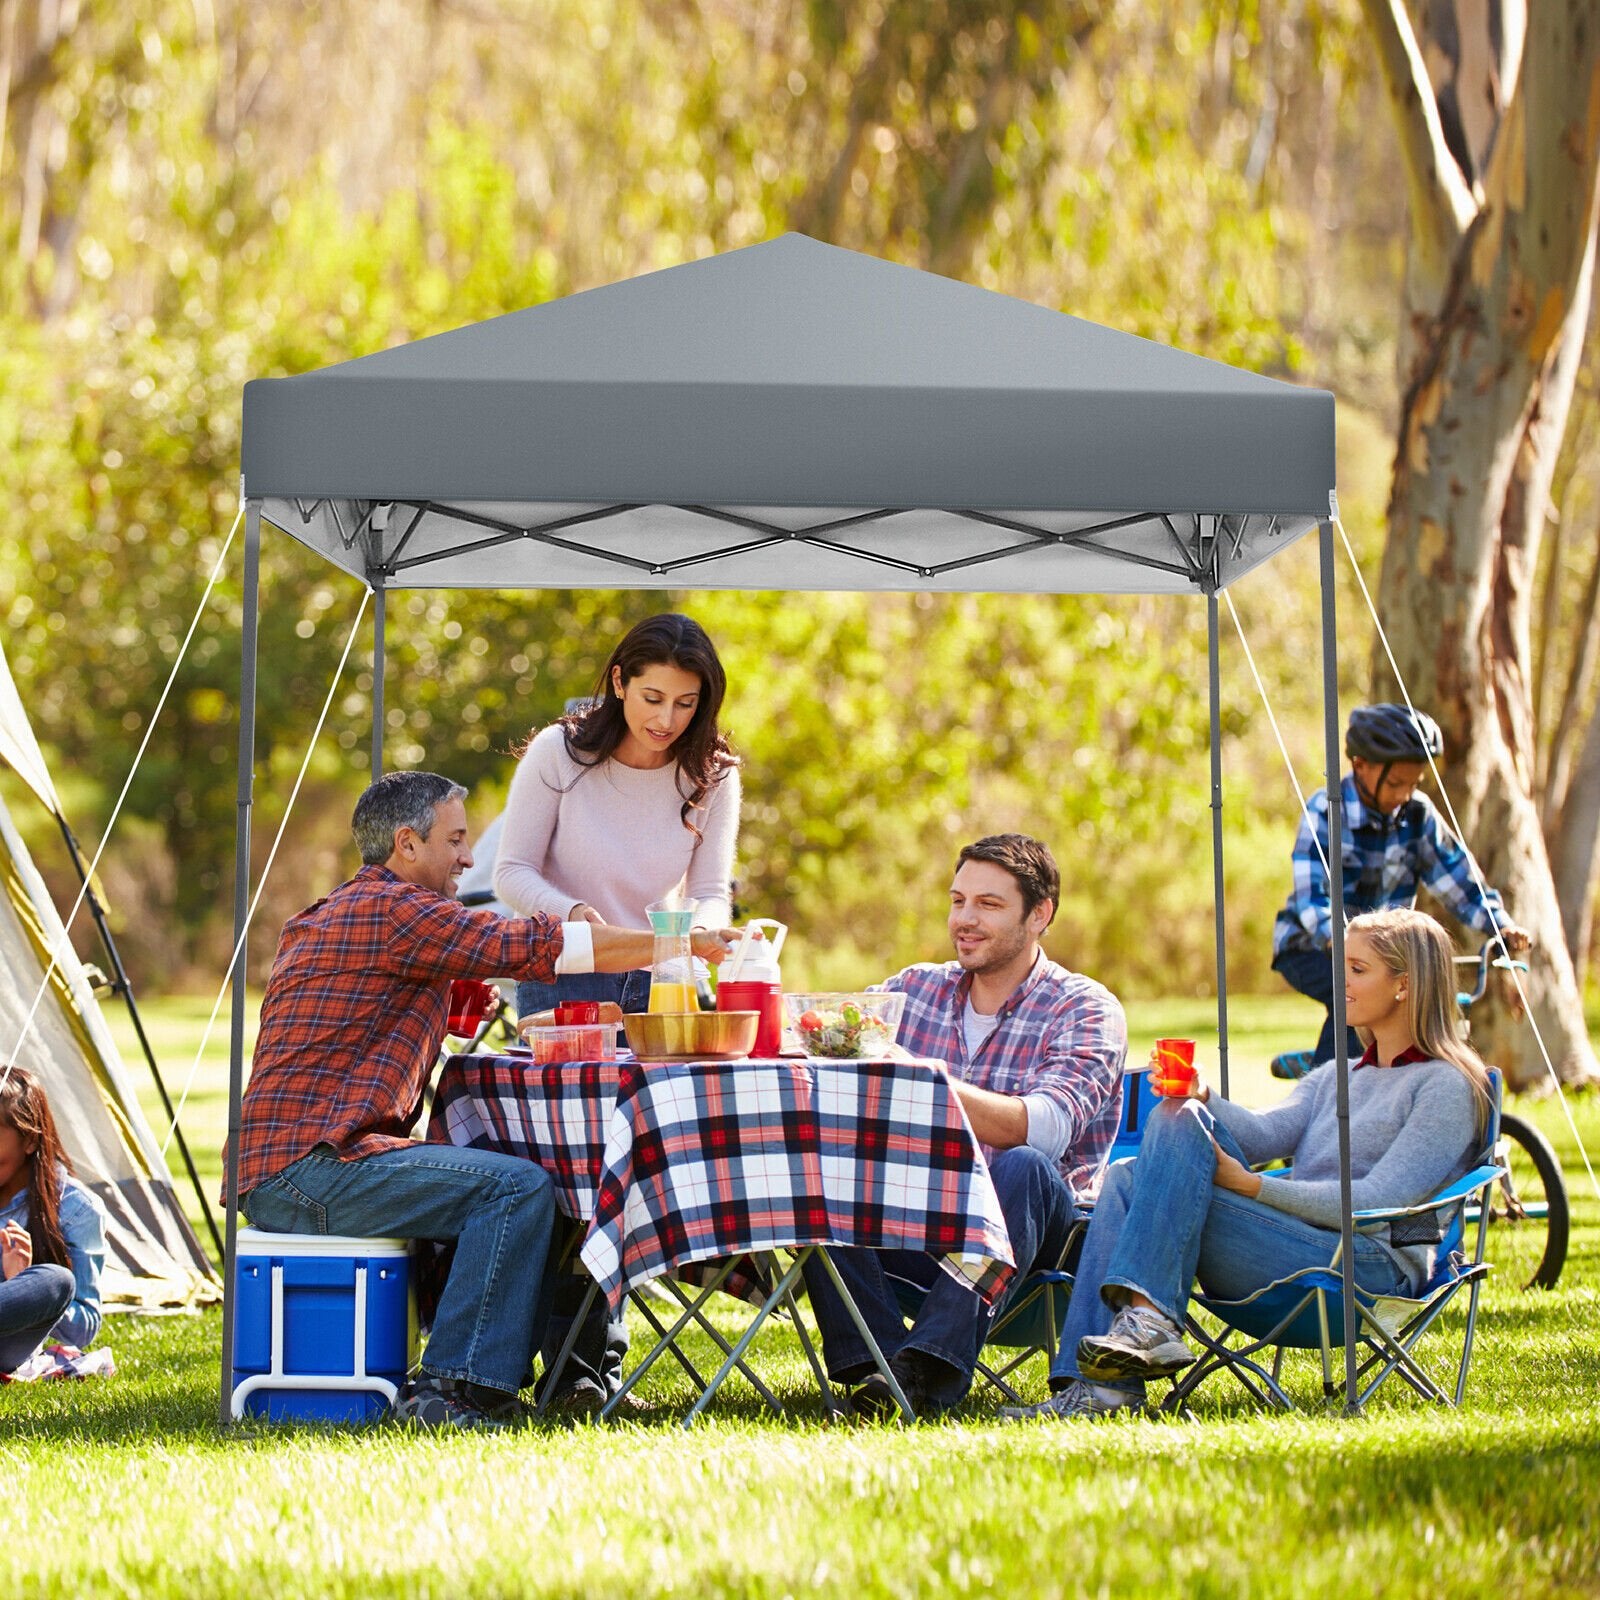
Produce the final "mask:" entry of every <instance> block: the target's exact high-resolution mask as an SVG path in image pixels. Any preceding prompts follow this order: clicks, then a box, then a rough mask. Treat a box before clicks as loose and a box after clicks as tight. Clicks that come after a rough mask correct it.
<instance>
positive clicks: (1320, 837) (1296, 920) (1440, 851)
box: [1272, 773, 1511, 957]
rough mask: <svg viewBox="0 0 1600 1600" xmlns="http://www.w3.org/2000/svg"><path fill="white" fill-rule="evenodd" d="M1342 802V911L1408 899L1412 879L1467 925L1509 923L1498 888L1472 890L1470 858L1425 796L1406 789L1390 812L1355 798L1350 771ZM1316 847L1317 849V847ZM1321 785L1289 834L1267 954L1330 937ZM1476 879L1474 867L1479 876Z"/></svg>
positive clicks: (1483, 928) (1411, 899) (1353, 912)
mask: <svg viewBox="0 0 1600 1600" xmlns="http://www.w3.org/2000/svg"><path fill="white" fill-rule="evenodd" d="M1339 793H1340V795H1341V797H1342V799H1343V802H1344V862H1343V866H1344V909H1345V913H1346V915H1347V917H1355V916H1359V915H1360V914H1361V913H1362V912H1363V911H1386V910H1388V909H1389V908H1390V907H1391V906H1409V905H1414V904H1415V903H1416V899H1417V886H1418V884H1419V883H1422V884H1426V885H1427V887H1428V888H1429V889H1430V890H1431V891H1432V892H1433V893H1434V894H1435V895H1437V896H1438V897H1439V899H1440V900H1441V901H1443V903H1444V904H1445V905H1446V906H1448V907H1449V908H1450V910H1451V912H1452V913H1453V914H1454V915H1455V916H1457V917H1459V918H1460V919H1461V921H1462V922H1464V923H1466V924H1467V925H1468V926H1469V927H1473V928H1477V929H1478V930H1479V932H1481V933H1492V932H1493V931H1494V930H1495V928H1496V927H1504V926H1508V925H1509V924H1510V922H1511V918H1510V916H1509V915H1508V914H1507V912H1506V910H1505V907H1504V906H1503V905H1502V904H1501V903H1500V896H1499V894H1498V893H1497V892H1496V891H1495V890H1493V889H1487V891H1486V892H1480V891H1479V889H1478V886H1477V883H1475V882H1474V881H1473V860H1472V857H1471V856H1470V855H1468V854H1467V851H1466V848H1465V847H1464V846H1463V845H1462V844H1461V842H1460V840H1458V839H1457V838H1456V836H1455V835H1454V834H1453V833H1451V832H1450V830H1449V829H1448V828H1447V827H1446V826H1445V825H1444V822H1443V820H1442V819H1441V818H1440V816H1439V813H1438V811H1437V810H1435V809H1434V805H1433V802H1432V801H1431V800H1430V799H1429V798H1428V797H1427V796H1426V795H1425V794H1415V795H1413V796H1412V797H1411V798H1410V799H1409V800H1408V801H1407V802H1406V803H1405V804H1404V805H1403V806H1401V807H1400V809H1399V810H1398V811H1396V812H1394V813H1393V814H1392V815H1390V816H1384V815H1383V813H1382V812H1378V811H1373V810H1372V809H1371V808H1370V807H1368V806H1367V805H1366V804H1365V803H1364V802H1363V801H1362V799H1361V794H1360V791H1359V790H1358V789H1357V788H1356V780H1355V776H1354V775H1353V774H1351V773H1346V775H1345V779H1344V782H1343V783H1342V784H1341V785H1340V787H1339ZM1319 847H1320V850H1321V854H1319V853H1318V850H1319ZM1327 850H1328V791H1327V790H1326V789H1318V790H1317V792H1316V793H1315V794H1314V795H1312V796H1311V798H1310V799H1309V800H1307V801H1306V807H1305V810H1304V812H1302V813H1301V817H1300V828H1299V831H1298V832H1297V833H1296V834H1295V840H1294V887H1293V888H1292V889H1291V890H1290V891H1289V899H1288V903H1287V904H1286V905H1285V906H1284V908H1283V910H1281V911H1280V912H1279V913H1278V918H1277V921H1276V922H1275V923H1274V924H1273V926H1272V954H1273V956H1274V957H1277V956H1279V955H1282V954H1283V952H1284V951H1285V950H1326V949H1327V948H1328V947H1329V945H1331V944H1332V943H1333V921H1332V916H1333V913H1332V909H1331V907H1330V905H1329V900H1328V873H1327V869H1326V868H1325V867H1324V866H1323V864H1322V862H1323V857H1324V856H1325V855H1326V854H1327ZM1479 876H1480V877H1481V873H1480V875H1479Z"/></svg>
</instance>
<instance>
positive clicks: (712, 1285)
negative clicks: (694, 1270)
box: [600, 1256, 740, 1422]
mask: <svg viewBox="0 0 1600 1600" xmlns="http://www.w3.org/2000/svg"><path fill="white" fill-rule="evenodd" d="M739 1259H740V1258H739V1257H738V1256H729V1258H728V1259H727V1260H726V1261H724V1262H723V1263H722V1265H721V1266H720V1267H718V1268H717V1270H716V1272H715V1273H714V1274H713V1275H712V1277H711V1279H710V1281H709V1282H707V1283H706V1284H705V1286H704V1287H703V1288H702V1289H701V1290H700V1293H699V1294H697V1295H696V1296H695V1298H694V1304H693V1305H691V1306H690V1307H689V1308H688V1310H686V1311H685V1312H684V1313H683V1315H682V1316H681V1317H679V1318H678V1320H677V1321H676V1322H674V1323H673V1324H672V1326H671V1328H669V1329H668V1330H667V1333H666V1335H665V1336H664V1337H663V1338H662V1339H661V1340H659V1341H658V1342H657V1344H656V1347H655V1349H654V1350H652V1351H651V1352H650V1354H649V1355H647V1356H646V1357H645V1358H644V1360H643V1361H641V1362H640V1363H639V1365H638V1366H636V1367H635V1368H634V1369H633V1371H632V1372H630V1373H629V1374H628V1376H627V1377H626V1378H624V1379H623V1380H622V1387H621V1388H620V1389H618V1390H617V1392H616V1393H615V1394H614V1395H612V1397H611V1398H610V1399H609V1400H608V1401H606V1403H605V1405H604V1406H602V1407H601V1408H600V1420H601V1421H602V1422H604V1421H605V1420H606V1418H607V1417H609V1416H610V1415H611V1413H612V1412H613V1411H615V1410H616V1409H617V1407H618V1406H619V1405H621V1404H622V1397H623V1396H624V1395H625V1394H627V1393H629V1392H630V1391H631V1390H632V1388H633V1386H634V1385H635V1384H636V1383H637V1382H638V1381H639V1380H640V1379H641V1378H642V1377H643V1376H644V1375H645V1373H647V1372H648V1371H649V1370H650V1368H651V1367H652V1366H653V1365H654V1364H655V1361H656V1358H657V1357H658V1356H660V1354H661V1352H662V1351H663V1350H665V1349H667V1348H668V1347H669V1345H671V1344H672V1342H673V1341H674V1340H675V1339H676V1338H677V1337H678V1335H679V1334H680V1333H682V1332H683V1330H684V1329H685V1328H686V1327H688V1326H689V1324H690V1323H691V1322H692V1321H693V1320H694V1317H695V1314H696V1312H698V1311H699V1309H700V1307H701V1306H703V1305H704V1304H705V1303H706V1301H707V1300H708V1299H709V1298H710V1297H711V1296H712V1295H713V1294H715V1293H716V1292H717V1290H718V1289H720V1288H721V1287H722V1285H723V1283H724V1281H725V1280H726V1279H727V1276H728V1274H729V1273H730V1272H732V1271H733V1269H734V1268H735V1267H736V1266H737V1265H738V1264H739Z"/></svg>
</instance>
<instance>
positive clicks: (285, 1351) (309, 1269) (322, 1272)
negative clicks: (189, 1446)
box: [233, 1228, 417, 1422]
mask: <svg viewBox="0 0 1600 1600" xmlns="http://www.w3.org/2000/svg"><path fill="white" fill-rule="evenodd" d="M407 1252H408V1246H407V1243H406V1241H405V1240H404V1239H350V1238H342V1237H339V1236H337V1235H334V1234H317V1233H262V1232H260V1231H258V1230H257V1229H255V1228H240V1229H239V1238H238V1251H237V1260H238V1268H237V1273H236V1277H235V1283H236V1288H235V1295H234V1345H233V1414H234V1416H235V1417H266V1418H268V1419H269V1420H271V1421H273V1422H283V1421H305V1422H367V1421H371V1420H373V1419H375V1418H377V1417H380V1416H382V1415H383V1414H384V1412H385V1411H387V1410H388V1407H389V1402H390V1401H391V1400H393V1399H394V1395H395V1391H396V1390H397V1389H398V1388H399V1386H400V1385H401V1384H402V1383H404V1382H405V1380H406V1374H407V1373H408V1372H409V1371H410V1370H411V1368H412V1367H413V1366H414V1365H415V1363H416V1352H417V1314H416V1302H415V1298H414V1296H413V1295H412V1292H411V1259H410V1256H409V1254H408V1253H407Z"/></svg>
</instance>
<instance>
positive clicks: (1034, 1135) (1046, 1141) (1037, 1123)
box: [1022, 1094, 1071, 1161]
mask: <svg viewBox="0 0 1600 1600" xmlns="http://www.w3.org/2000/svg"><path fill="white" fill-rule="evenodd" d="M1022 1103H1023V1105H1025V1106H1026V1107H1027V1108H1028V1148H1029V1149H1030V1150H1037V1151H1038V1152H1039V1154H1040V1155H1042V1156H1049V1158H1050V1159H1051V1160H1052V1161H1059V1160H1060V1159H1061V1158H1062V1156H1064V1155H1065V1154H1066V1153H1067V1135H1068V1133H1070V1132H1071V1129H1070V1128H1069V1127H1068V1126H1067V1114H1066V1112H1064V1111H1063V1110H1062V1109H1061V1107H1060V1106H1058V1105H1057V1104H1056V1102H1055V1101H1054V1100H1052V1099H1051V1098H1050V1096H1049V1095H1047V1094H1025V1095H1023V1097H1022Z"/></svg>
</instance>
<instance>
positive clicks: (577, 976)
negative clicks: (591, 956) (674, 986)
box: [517, 968, 650, 1017]
mask: <svg viewBox="0 0 1600 1600" xmlns="http://www.w3.org/2000/svg"><path fill="white" fill-rule="evenodd" d="M559 1000H615V1001H616V1003H617V1004H618V1005H619V1006H621V1007H622V1009H623V1010H624V1011H645V1010H647V1009H648V1008H649V1005H650V972H649V969H648V968H643V969H641V970H639V971H637V972H567V973H563V974H562V975H561V976H560V977H559V978H557V979H556V981H555V982H554V983H537V982H535V981H534V980H532V979H529V980H527V981H526V982H523V983H519V984H518V985H517V1015H518V1016H519V1017H526V1016H531V1015H532V1014H533V1013H534V1012H535V1011H548V1010H549V1009H550V1008H551V1006H553V1005H555V1004H556V1002H557V1001H559Z"/></svg>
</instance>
